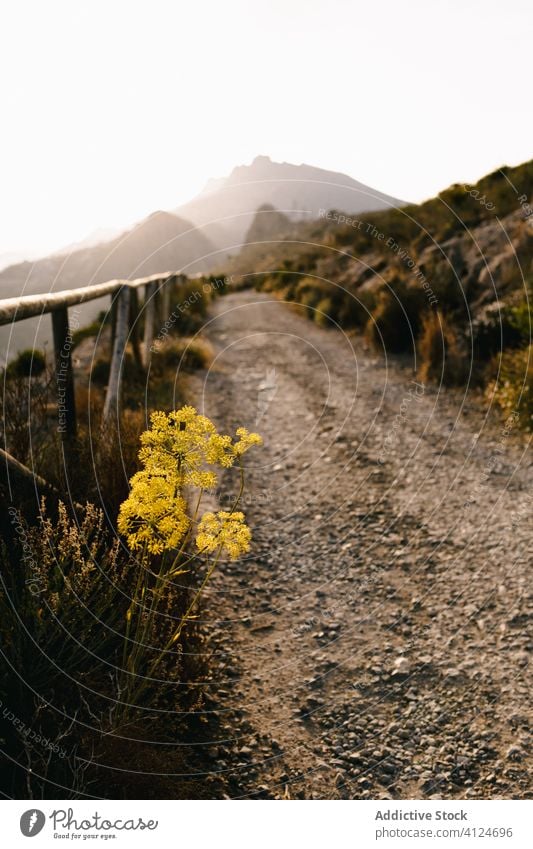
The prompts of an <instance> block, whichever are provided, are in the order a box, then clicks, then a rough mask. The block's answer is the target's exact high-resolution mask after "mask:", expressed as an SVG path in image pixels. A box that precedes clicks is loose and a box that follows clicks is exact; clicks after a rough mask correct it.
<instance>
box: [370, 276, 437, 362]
mask: <svg viewBox="0 0 533 849" xmlns="http://www.w3.org/2000/svg"><path fill="white" fill-rule="evenodd" d="M423 297H424V296H423V295H421V293H420V290H419V289H415V288H414V287H410V286H407V285H406V284H405V282H404V281H403V280H398V279H394V280H391V282H390V285H389V286H388V287H387V288H384V289H382V290H381V292H380V293H379V295H378V300H377V306H376V308H375V309H374V311H373V313H372V318H371V319H370V320H369V321H368V324H367V327H366V334H367V337H368V339H369V341H370V343H371V344H372V345H373V347H374V348H376V350H378V351H381V350H383V349H384V350H385V352H386V353H390V354H401V353H404V352H409V351H413V348H414V344H415V339H416V337H417V335H418V332H419V329H420V314H421V301H422V300H423Z"/></svg>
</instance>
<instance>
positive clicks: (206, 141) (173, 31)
mask: <svg viewBox="0 0 533 849" xmlns="http://www.w3.org/2000/svg"><path fill="white" fill-rule="evenodd" d="M532 22H533V8H532V7H531V4H530V3H529V2H527V0H524V2H521V0H508V2H506V3H505V4H502V3H501V2H494V0H491V1H489V2H487V0H449V2H442V0H441V2H433V3H428V2H424V0H414V2H404V3H398V2H396V0H384V2H381V3H379V4H376V3H369V2H349V0H327V2H326V1H325V0H292V2H287V0H284V2H281V0H274V2H272V1H271V2H269V3H268V4H263V3H261V4H260V3H254V2H252V3H250V2H245V0H242V2H241V1H240V0H226V2H224V3H220V2H216V0H211V1H210V2H195V3H182V2H175V0H173V2H162V0H151V2H131V0H129V2H109V0H106V2H101V1H100V0H91V2H76V3H72V2H60V0H48V2H46V3H42V2H37V0H21V2H17V3H10V4H8V5H7V6H4V11H3V15H2V27H1V36H0V39H1V42H0V43H1V49H0V68H1V78H2V81H3V93H2V107H1V108H2V119H3V120H2V124H3V131H2V141H1V144H2V156H1V177H0V186H1V201H0V202H1V226H0V253H3V252H8V251H19V250H20V251H28V252H30V251H31V252H35V251H38V252H41V253H43V254H44V253H46V252H48V251H52V250H56V249H58V248H60V247H61V246H63V245H67V244H69V243H70V242H72V241H75V240H77V239H81V238H83V237H85V236H87V235H88V234H89V233H90V232H91V231H93V230H95V229H97V228H101V227H125V226H127V225H129V224H130V223H132V222H134V221H136V220H139V219H140V218H142V217H143V216H145V215H147V214H149V213H150V212H152V211H153V210H156V209H173V208H175V207H177V206H178V205H179V204H181V203H183V202H185V201H187V200H188V199H189V198H191V197H192V196H193V195H194V194H195V193H197V192H198V191H200V190H201V188H202V187H203V185H204V183H205V181H206V180H207V179H208V178H209V177H220V176H224V175H225V174H227V173H229V172H230V171H231V169H232V168H233V167H234V166H235V165H238V164H244V163H249V162H250V161H251V160H252V159H253V158H254V157H255V156H256V155H257V154H265V155H268V156H270V157H271V158H272V159H274V160H278V161H288V162H294V163H296V164H298V163H301V162H306V163H308V164H311V165H317V166H320V167H323V168H328V169H331V170H335V171H342V172H345V173H347V174H349V175H350V176H352V177H354V178H355V179H357V180H360V181H362V182H364V183H366V184H368V185H370V186H372V187H374V188H376V189H379V190H381V191H383V192H387V193H388V194H391V195H393V196H395V197H400V198H405V199H406V200H413V201H417V200H422V199H424V198H425V197H428V196H431V195H432V194H434V193H435V192H437V191H439V190H440V189H442V188H444V187H445V186H446V185H448V184H450V183H452V182H459V181H466V180H475V179H477V178H479V177H480V176H482V175H483V174H484V173H486V172H488V171H490V170H493V169H494V168H496V167H498V166H500V165H502V164H509V165H515V164H518V163H519V162H521V161H524V160H527V159H530V158H531V156H532V155H533V142H532V139H533V132H532V130H533V117H532V114H531V109H530V98H529V88H530V79H529V77H530V74H529V64H528V59H529V56H530V48H531V35H532V32H531V31H532V27H531V24H532Z"/></svg>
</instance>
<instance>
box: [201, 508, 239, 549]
mask: <svg viewBox="0 0 533 849" xmlns="http://www.w3.org/2000/svg"><path fill="white" fill-rule="evenodd" d="M251 539H252V534H251V531H250V528H249V527H248V525H247V524H246V523H245V521H244V514H243V513H239V512H235V513H227V512H226V511H225V510H220V511H219V512H218V513H204V515H203V516H202V518H201V520H200V525H199V527H198V533H197V535H196V546H197V548H198V550H199V551H202V552H208V553H209V554H211V553H212V552H213V551H219V550H220V551H225V552H226V553H227V554H228V555H229V556H230V557H231V559H232V560H236V559H237V557H239V555H240V554H244V553H245V552H246V551H249V550H250V542H251Z"/></svg>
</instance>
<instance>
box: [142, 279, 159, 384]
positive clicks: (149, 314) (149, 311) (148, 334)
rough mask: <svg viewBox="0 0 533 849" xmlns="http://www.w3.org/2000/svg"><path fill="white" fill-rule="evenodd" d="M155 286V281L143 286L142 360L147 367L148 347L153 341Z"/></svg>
mask: <svg viewBox="0 0 533 849" xmlns="http://www.w3.org/2000/svg"><path fill="white" fill-rule="evenodd" d="M156 286H157V284H156V283H147V284H146V286H145V287H144V345H143V362H144V365H145V367H148V364H149V362H150V354H151V351H150V348H151V347H152V342H153V341H154V321H155V299H156Z"/></svg>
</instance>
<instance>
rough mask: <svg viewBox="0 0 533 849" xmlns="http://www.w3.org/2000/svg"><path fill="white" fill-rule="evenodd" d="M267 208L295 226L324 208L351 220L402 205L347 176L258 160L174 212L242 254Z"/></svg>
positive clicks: (210, 184) (214, 183) (222, 245)
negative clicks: (346, 214)
mask: <svg viewBox="0 0 533 849" xmlns="http://www.w3.org/2000/svg"><path fill="white" fill-rule="evenodd" d="M264 204H268V205H270V206H272V207H274V208H275V209H277V210H280V211H281V212H283V213H284V214H285V215H287V216H288V217H289V218H291V219H293V220H310V219H313V218H317V217H318V216H319V213H320V210H321V209H323V208H327V209H331V208H332V207H336V208H338V209H346V210H348V211H349V212H351V213H353V214H358V213H359V212H363V211H365V212H370V211H376V210H380V209H389V208H391V207H397V206H402V205H403V202H402V201H400V200H398V199H397V198H393V197H391V196H390V195H386V194H384V193H383V192H380V191H377V190H375V189H372V188H370V187H369V186H366V185H365V184H364V183H360V182H359V181H358V180H354V179H353V178H352V177H349V176H348V175H346V174H341V173H340V172H336V171H327V170H325V169H323V168H316V167H314V166H312V165H305V164H302V165H292V164H290V163H288V162H272V160H271V159H270V158H269V157H268V156H257V157H256V158H255V159H254V160H253V162H252V163H251V165H239V166H237V167H235V168H234V169H233V171H232V172H231V174H230V175H229V176H228V177H226V178H220V179H215V180H210V181H208V183H207V184H206V186H205V188H204V189H203V191H202V192H201V193H200V194H199V195H198V196H197V197H196V198H193V200H191V201H189V202H188V203H186V204H183V205H182V206H180V207H179V208H178V209H177V210H176V212H177V213H178V214H179V215H183V216H184V217H186V218H188V219H189V220H190V221H192V222H193V223H194V224H195V225H196V226H198V227H202V229H203V232H204V233H206V234H207V235H208V236H209V238H211V240H212V241H213V242H214V243H215V244H216V245H217V247H218V248H219V250H220V251H221V258H223V253H224V252H228V253H234V252H236V251H238V250H239V247H240V246H241V244H242V242H243V241H244V239H245V236H246V233H247V231H248V230H249V228H250V226H251V225H252V223H253V221H254V217H255V213H256V211H257V210H258V209H259V207H261V206H263V205H264Z"/></svg>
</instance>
